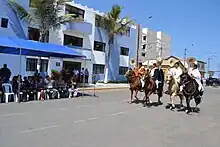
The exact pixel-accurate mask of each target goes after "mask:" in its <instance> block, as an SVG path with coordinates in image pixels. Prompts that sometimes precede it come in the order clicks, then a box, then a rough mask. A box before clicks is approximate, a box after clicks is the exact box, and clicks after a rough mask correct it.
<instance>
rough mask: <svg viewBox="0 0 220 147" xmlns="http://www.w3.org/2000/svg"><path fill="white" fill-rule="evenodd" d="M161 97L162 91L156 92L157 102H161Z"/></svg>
mask: <svg viewBox="0 0 220 147" xmlns="http://www.w3.org/2000/svg"><path fill="white" fill-rule="evenodd" d="M161 97H162V91H160V92H159V93H158V94H157V103H158V104H162V102H161V100H160V99H161Z"/></svg>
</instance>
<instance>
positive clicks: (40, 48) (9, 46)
mask: <svg viewBox="0 0 220 147" xmlns="http://www.w3.org/2000/svg"><path fill="white" fill-rule="evenodd" d="M20 49H21V55H27V56H39V57H60V58H86V56H84V55H81V54H80V53H78V52H76V51H74V50H73V49H71V48H69V47H67V46H63V45H56V44H49V43H42V42H38V41H32V40H24V39H19V38H12V37H0V53H6V54H15V55H20Z"/></svg>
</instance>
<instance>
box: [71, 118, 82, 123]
mask: <svg viewBox="0 0 220 147" xmlns="http://www.w3.org/2000/svg"><path fill="white" fill-rule="evenodd" d="M81 122H85V120H83V119H82V120H76V121H73V123H81Z"/></svg>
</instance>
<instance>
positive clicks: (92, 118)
mask: <svg viewBox="0 0 220 147" xmlns="http://www.w3.org/2000/svg"><path fill="white" fill-rule="evenodd" d="M96 119H98V117H91V118H89V119H88V120H96Z"/></svg>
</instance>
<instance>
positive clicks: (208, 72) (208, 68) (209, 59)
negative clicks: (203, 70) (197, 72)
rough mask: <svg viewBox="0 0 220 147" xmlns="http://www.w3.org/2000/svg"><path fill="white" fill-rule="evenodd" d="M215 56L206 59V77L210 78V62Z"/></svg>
mask: <svg viewBox="0 0 220 147" xmlns="http://www.w3.org/2000/svg"><path fill="white" fill-rule="evenodd" d="M215 57H216V56H215V55H211V56H209V57H208V67H207V74H208V77H210V71H209V70H210V61H211V60H212V59H213V58H215Z"/></svg>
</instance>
